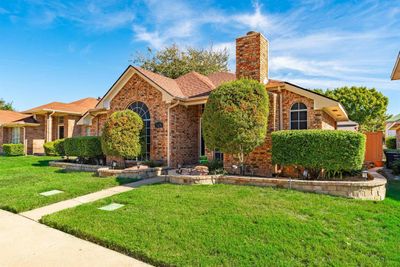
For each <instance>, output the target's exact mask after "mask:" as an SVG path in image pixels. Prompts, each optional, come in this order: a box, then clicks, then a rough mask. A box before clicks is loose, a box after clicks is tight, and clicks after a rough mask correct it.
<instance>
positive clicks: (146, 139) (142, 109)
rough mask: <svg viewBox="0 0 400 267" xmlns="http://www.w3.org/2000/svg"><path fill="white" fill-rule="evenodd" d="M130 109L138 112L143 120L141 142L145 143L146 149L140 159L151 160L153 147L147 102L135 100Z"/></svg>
mask: <svg viewBox="0 0 400 267" xmlns="http://www.w3.org/2000/svg"><path fill="white" fill-rule="evenodd" d="M128 108H129V109H130V110H132V111H134V112H136V113H137V114H138V115H139V116H140V118H142V120H143V130H142V136H141V142H142V144H144V149H143V153H142V155H141V156H140V157H139V158H138V159H139V160H150V147H151V145H150V144H151V143H150V141H151V137H150V133H151V132H150V125H151V118H150V111H149V109H148V107H147V106H146V104H145V103H143V102H134V103H132V104H131V105H130V106H129V107H128Z"/></svg>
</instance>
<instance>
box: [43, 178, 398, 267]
mask: <svg viewBox="0 0 400 267" xmlns="http://www.w3.org/2000/svg"><path fill="white" fill-rule="evenodd" d="M110 203H121V204H125V206H124V207H122V208H120V209H118V210H115V211H103V210H98V208H99V207H101V206H104V205H107V204H110ZM42 222H44V223H45V224H47V225H50V226H52V227H55V228H58V229H61V230H63V231H65V232H68V233H72V234H74V235H76V236H79V237H81V238H85V239H88V240H91V241H93V242H96V243H99V244H101V245H103V246H106V247H109V248H112V249H115V250H118V251H120V252H122V253H125V254H128V255H131V256H133V257H136V258H138V259H141V260H143V261H146V262H148V263H152V264H155V265H177V266H210V265H212V266H215V265H225V266H309V265H311V266H322V265H323V266H326V265H330V266H399V265H400V254H399V253H398V252H399V251H400V183H399V182H396V183H391V184H390V188H389V192H388V196H387V199H386V200H385V201H383V202H372V201H360V200H350V199H344V198H339V197H331V196H325V195H317V194H311V193H302V192H297V191H290V190H283V189H273V188H259V187H250V186H233V185H213V186H206V185H197V186H179V185H170V184H162V185H153V186H145V187H141V188H139V189H137V190H133V191H130V192H126V193H123V194H119V195H116V196H113V197H110V198H107V199H103V200H100V201H96V202H94V203H90V204H85V205H82V206H78V207H76V208H73V209H68V210H64V211H62V212H59V213H55V214H52V215H49V216H46V217H44V218H43V219H42Z"/></svg>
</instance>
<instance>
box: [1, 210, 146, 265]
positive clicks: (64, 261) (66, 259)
mask: <svg viewBox="0 0 400 267" xmlns="http://www.w3.org/2000/svg"><path fill="white" fill-rule="evenodd" d="M0 248H1V249H0V259H1V260H0V266H12V267H14V266H18V267H19V266H29V267H36V266H37V267H39V266H40V267H46V266H58V267H61V266H63V267H64V266H71V267H72V266H73V267H76V266H88V267H89V266H90V267H92V266H96V267H99V266H118V267H122V266H149V265H147V264H145V263H143V262H140V261H138V260H135V259H133V258H130V257H128V256H125V255H122V254H120V253H117V252H115V251H112V250H109V249H106V248H104V247H101V246H98V245H96V244H93V243H90V242H88V241H85V240H82V239H79V238H76V237H74V236H71V235H69V234H66V233H63V232H61V231H58V230H55V229H53V228H50V227H48V226H45V225H42V224H39V223H37V222H35V221H33V220H30V219H28V218H25V217H23V216H21V215H17V214H13V213H9V212H6V211H3V210H0Z"/></svg>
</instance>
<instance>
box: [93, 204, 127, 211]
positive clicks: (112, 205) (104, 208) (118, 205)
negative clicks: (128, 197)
mask: <svg viewBox="0 0 400 267" xmlns="http://www.w3.org/2000/svg"><path fill="white" fill-rule="evenodd" d="M123 206H125V205H123V204H118V203H111V204H109V205H106V206H103V207H101V208H99V210H106V211H113V210H116V209H119V208H122V207H123Z"/></svg>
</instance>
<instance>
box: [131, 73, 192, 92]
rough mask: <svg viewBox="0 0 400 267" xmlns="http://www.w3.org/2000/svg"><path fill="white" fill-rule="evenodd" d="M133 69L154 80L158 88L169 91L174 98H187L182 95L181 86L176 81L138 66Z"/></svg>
mask: <svg viewBox="0 0 400 267" xmlns="http://www.w3.org/2000/svg"><path fill="white" fill-rule="evenodd" d="M132 67H133V68H134V69H136V70H137V71H139V72H140V73H142V74H143V75H144V76H146V77H147V78H149V79H150V80H152V81H153V82H154V83H156V84H157V85H158V86H160V87H161V88H163V89H164V90H165V91H167V92H168V93H169V94H171V95H172V96H175V97H181V98H184V97H185V95H184V94H183V93H182V90H181V88H179V85H178V83H177V82H176V80H174V79H171V78H168V77H165V76H162V75H160V74H157V73H154V72H151V71H149V70H145V69H143V68H140V67H136V66H135V67H134V66H132Z"/></svg>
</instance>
